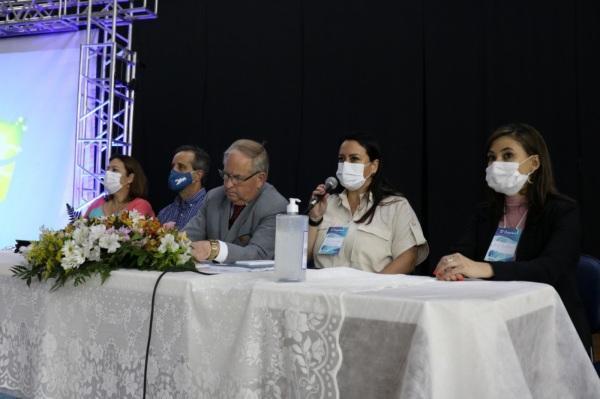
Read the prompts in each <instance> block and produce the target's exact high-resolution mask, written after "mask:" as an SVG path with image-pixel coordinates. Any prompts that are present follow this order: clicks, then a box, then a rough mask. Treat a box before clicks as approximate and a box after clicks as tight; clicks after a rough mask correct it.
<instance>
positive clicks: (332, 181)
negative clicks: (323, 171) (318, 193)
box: [325, 176, 338, 192]
mask: <svg viewBox="0 0 600 399" xmlns="http://www.w3.org/2000/svg"><path fill="white" fill-rule="evenodd" d="M337 186H338V181H337V179H336V178H335V177H333V176H329V177H328V178H327V179H325V191H327V192H329V191H332V190H335V189H336V188H337Z"/></svg>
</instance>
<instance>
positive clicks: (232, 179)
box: [219, 169, 260, 186]
mask: <svg viewBox="0 0 600 399" xmlns="http://www.w3.org/2000/svg"><path fill="white" fill-rule="evenodd" d="M259 173H260V171H258V172H254V173H252V174H251V175H250V176H248V177H242V176H239V175H230V174H229V173H227V172H225V171H224V170H223V169H219V176H221V178H222V179H223V181H226V180H229V181H230V182H231V183H233V185H234V186H235V185H238V184H240V183H243V182H245V181H248V180H250V179H251V178H253V177H254V176H256V175H257V174H259Z"/></svg>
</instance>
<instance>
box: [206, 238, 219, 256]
mask: <svg viewBox="0 0 600 399" xmlns="http://www.w3.org/2000/svg"><path fill="white" fill-rule="evenodd" d="M208 242H209V243H210V252H209V253H208V260H215V258H216V257H217V256H218V255H219V249H220V248H219V241H218V240H209V241H208Z"/></svg>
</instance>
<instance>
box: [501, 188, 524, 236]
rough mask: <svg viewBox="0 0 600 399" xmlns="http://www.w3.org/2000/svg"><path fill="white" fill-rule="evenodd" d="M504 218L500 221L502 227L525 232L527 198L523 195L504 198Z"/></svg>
mask: <svg viewBox="0 0 600 399" xmlns="http://www.w3.org/2000/svg"><path fill="white" fill-rule="evenodd" d="M504 198H505V199H504V216H503V217H502V218H501V219H500V226H501V227H510V228H516V227H518V228H519V229H521V230H523V229H524V228H525V221H526V220H527V211H528V209H529V207H528V206H527V197H526V196H524V195H521V194H516V195H511V196H506V197H504Z"/></svg>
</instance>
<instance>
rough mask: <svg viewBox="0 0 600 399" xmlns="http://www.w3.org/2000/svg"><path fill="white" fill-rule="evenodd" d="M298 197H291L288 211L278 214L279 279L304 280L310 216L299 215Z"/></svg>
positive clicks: (277, 262) (276, 249)
mask: <svg viewBox="0 0 600 399" xmlns="http://www.w3.org/2000/svg"><path fill="white" fill-rule="evenodd" d="M297 202H300V200H299V199H298V198H290V203H289V204H288V206H287V212H286V213H284V214H279V215H277V216H276V219H275V220H276V222H275V223H276V224H275V226H276V227H275V276H276V278H277V280H279V281H304V279H305V275H306V247H307V243H308V216H306V215H298V204H297Z"/></svg>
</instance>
